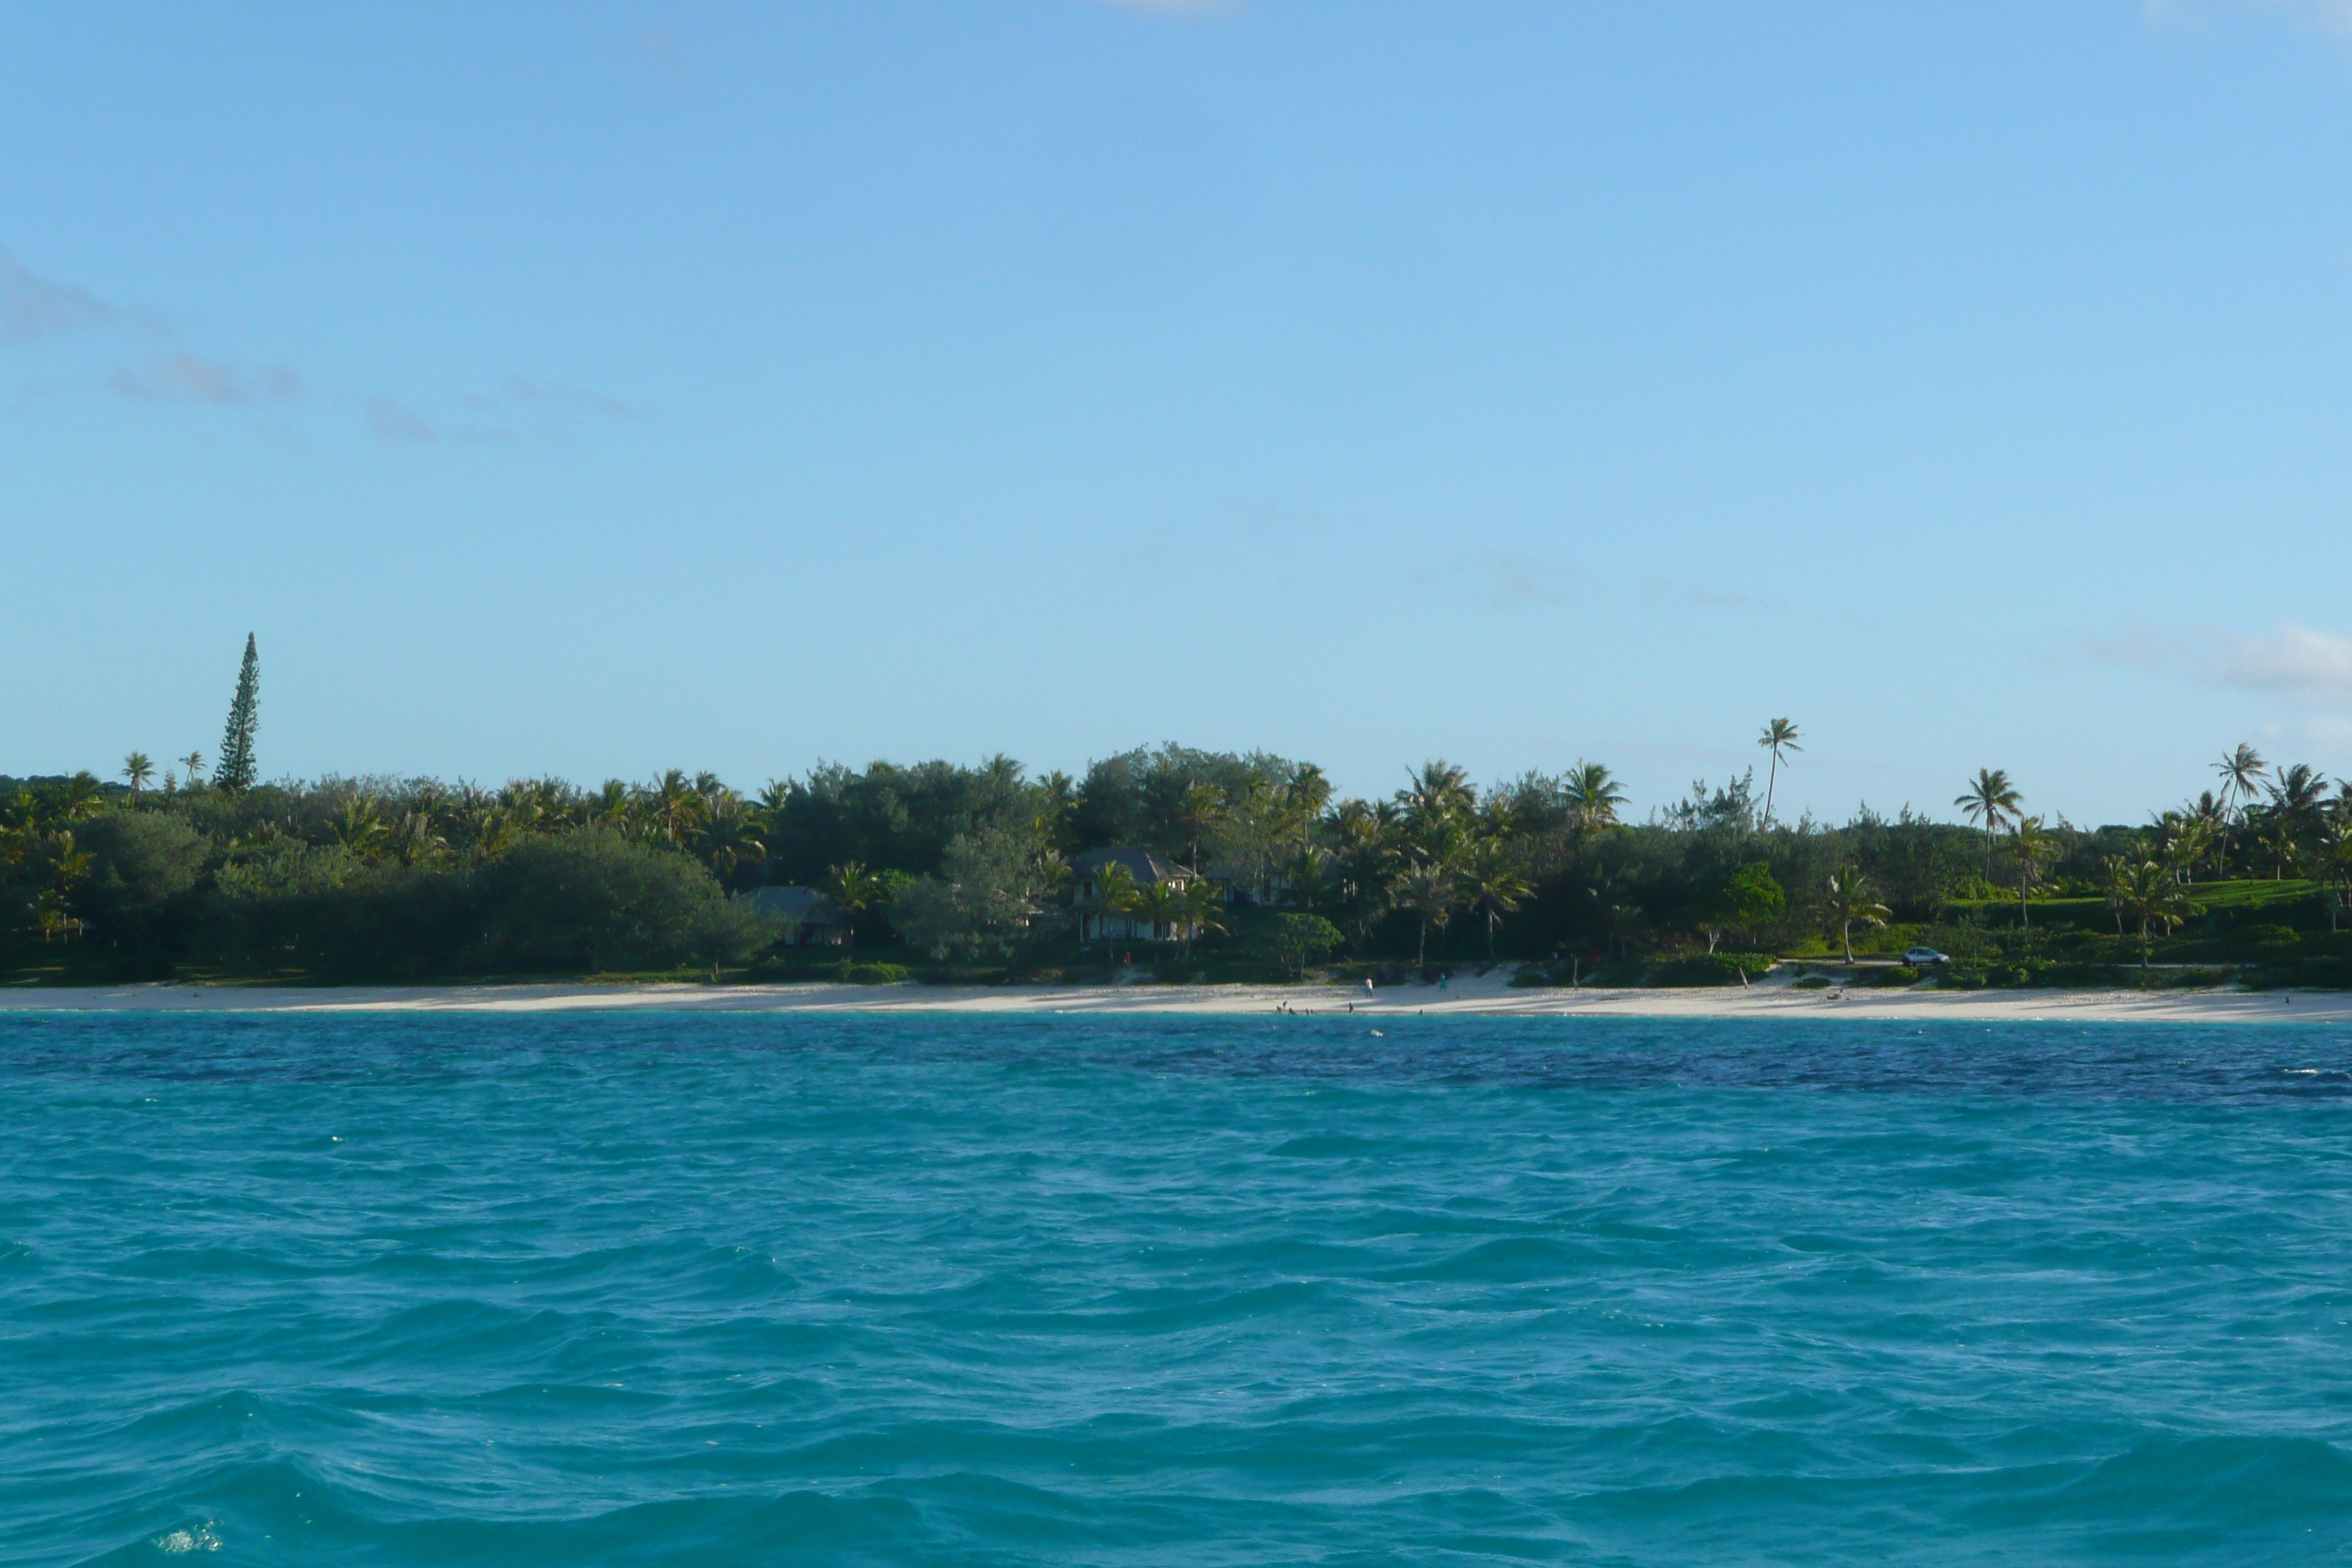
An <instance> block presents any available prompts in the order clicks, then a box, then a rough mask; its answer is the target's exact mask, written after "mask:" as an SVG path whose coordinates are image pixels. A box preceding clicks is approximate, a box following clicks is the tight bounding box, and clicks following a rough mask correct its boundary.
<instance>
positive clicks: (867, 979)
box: [842, 963, 908, 985]
mask: <svg viewBox="0 0 2352 1568" xmlns="http://www.w3.org/2000/svg"><path fill="white" fill-rule="evenodd" d="M907 975H908V968H907V966H906V965H905V964H903V963H853V964H851V965H849V967H848V968H847V969H846V970H845V971H844V972H843V973H842V978H843V979H844V980H846V981H848V982H849V983H850V984H852V985H901V984H905V983H906V979H907Z"/></svg>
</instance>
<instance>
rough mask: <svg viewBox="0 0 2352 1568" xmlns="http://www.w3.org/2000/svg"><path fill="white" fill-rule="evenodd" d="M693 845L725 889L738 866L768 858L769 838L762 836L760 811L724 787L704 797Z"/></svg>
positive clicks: (731, 880)
mask: <svg viewBox="0 0 2352 1568" xmlns="http://www.w3.org/2000/svg"><path fill="white" fill-rule="evenodd" d="M696 793H697V794H698V795H699V794H700V793H701V792H700V791H697V792H696ZM694 848H695V852H696V853H697V854H698V855H699V856H700V857H701V858H702V862H703V864H705V865H707V866H709V868H710V869H711V873H712V874H713V875H714V876H716V877H717V878H718V879H719V886H720V887H722V888H723V887H726V886H728V885H729V884H730V883H731V882H733V881H734V879H735V873H736V871H737V869H738V868H741V867H744V866H756V865H758V864H760V863H761V861H763V860H765V859H766V858H768V844H767V840H765V839H764V838H762V837H760V814H759V813H758V812H757V811H755V810H753V809H752V807H751V802H749V801H747V800H745V799H744V798H743V797H742V796H741V795H737V794H736V793H735V792H734V791H733V790H731V789H727V788H725V787H723V786H722V787H721V788H719V790H718V791H716V792H715V793H713V794H711V795H708V796H705V797H704V804H703V807H702V818H701V822H700V823H699V825H698V826H697V829H696V831H695V835H694Z"/></svg>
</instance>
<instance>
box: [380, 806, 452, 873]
mask: <svg viewBox="0 0 2352 1568" xmlns="http://www.w3.org/2000/svg"><path fill="white" fill-rule="evenodd" d="M390 846H391V852H392V858H394V859H395V860H397V861H399V862H400V863H401V864H402V865H404V866H429V865H431V864H433V863H434V862H435V861H436V860H438V859H439V858H441V857H442V855H443V854H445V853H446V851H447V850H448V847H449V841H448V840H447V839H446V838H444V837H441V835H440V834H438V833H436V832H435V831H434V827H433V814H432V813H431V812H429V811H412V812H408V813H406V814H404V816H402V817H401V819H400V820H399V821H398V822H396V823H394V824H393V826H392V834H391V838H390Z"/></svg>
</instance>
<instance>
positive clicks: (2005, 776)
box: [1952, 768, 2025, 881]
mask: <svg viewBox="0 0 2352 1568" xmlns="http://www.w3.org/2000/svg"><path fill="white" fill-rule="evenodd" d="M1952 804H1953V805H1957V806H1958V807H1959V808H1960V814H1961V815H1962V816H1966V817H1967V818H1968V819H1969V821H1971V822H1979V823H1982V824H1983V825H1984V836H1985V879H1986V880H1988V881H1990V880H1991V879H1992V839H1993V835H1994V834H1996V833H1998V832H2000V829H2001V827H2002V826H2003V825H2004V824H2006V823H2007V822H2008V821H2009V820H2010V818H2011V817H2012V816H2016V815H2017V808H2018V807H2019V806H2021V805H2024V804H2025V797H2024V796H2023V795H2020V794H2019V793H2018V792H2017V786H2016V785H2014V784H2011V783H2010V782H2009V770H2008V769H2006V768H1979V769H1978V770H1977V776H1976V777H1975V778H1974V779H1972V780H1970V781H1969V787H1968V790H1967V792H1966V793H1965V794H1962V795H1958V796H1956V797H1954V799H1953V801H1952Z"/></svg>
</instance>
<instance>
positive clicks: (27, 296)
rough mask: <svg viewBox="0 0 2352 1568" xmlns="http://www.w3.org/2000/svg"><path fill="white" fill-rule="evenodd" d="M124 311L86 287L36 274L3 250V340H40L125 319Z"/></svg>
mask: <svg viewBox="0 0 2352 1568" xmlns="http://www.w3.org/2000/svg"><path fill="white" fill-rule="evenodd" d="M121 318H122V312H121V310H116V309H115V308H114V307H113V306H111V305H110V304H108V303H107V302H106V301H105V300H101V299H100V298H99V297H98V296H97V295H95V294H92V293H90V292H89V291H88V290H86V289H77V288H75V287H74V286H73V285H72V284H70V283H59V282H58V281H56V280H55V279H48V278H40V277H36V276H35V275H34V274H33V273H32V272H30V271H28V270H26V267H25V265H24V263H22V262H20V261H18V260H17V259H16V258H15V257H14V256H11V255H10V254H9V253H8V252H7V251H5V250H0V342H11V343H37V342H43V341H45V340H47V339H50V338H61V337H66V336H68V335H70V334H72V333H74V332H78V331H84V330H86V329H88V328H90V327H101V326H106V325H108V324H110V323H111V322H114V321H120V320H121Z"/></svg>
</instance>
